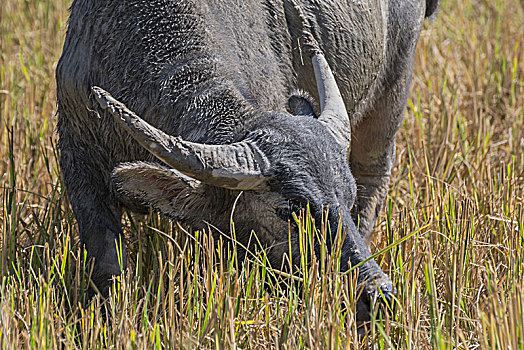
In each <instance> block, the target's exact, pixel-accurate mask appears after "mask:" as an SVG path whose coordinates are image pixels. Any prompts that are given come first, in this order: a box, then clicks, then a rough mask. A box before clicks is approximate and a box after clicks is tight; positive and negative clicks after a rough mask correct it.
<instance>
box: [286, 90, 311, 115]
mask: <svg viewBox="0 0 524 350" xmlns="http://www.w3.org/2000/svg"><path fill="white" fill-rule="evenodd" d="M287 103H288V110H289V112H290V113H291V114H293V115H296V116H312V117H313V118H318V112H317V108H316V106H315V100H314V99H313V97H311V95H310V94H308V93H307V92H306V91H303V90H296V91H293V92H292V93H291V95H290V96H289V98H288V100H287Z"/></svg>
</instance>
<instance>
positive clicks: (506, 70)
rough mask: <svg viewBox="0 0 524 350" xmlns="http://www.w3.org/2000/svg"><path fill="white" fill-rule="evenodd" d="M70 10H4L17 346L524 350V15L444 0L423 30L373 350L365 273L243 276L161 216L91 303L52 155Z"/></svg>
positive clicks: (0, 134) (260, 271)
mask: <svg viewBox="0 0 524 350" xmlns="http://www.w3.org/2000/svg"><path fill="white" fill-rule="evenodd" d="M68 2H69V1H61V0H56V1H53V2H51V1H22V0H5V1H3V2H2V5H1V6H0V62H1V65H0V124H1V126H0V153H1V156H0V175H1V186H2V187H1V190H0V193H1V201H2V211H1V214H0V344H1V345H2V347H6V348H44V347H45V348H76V347H78V348H101V347H118V348H123V347H125V348H161V347H183V348H195V347H203V348H211V347H216V348H230V347H240V348H251V347H252V348H267V347H278V348H295V347H310V348H317V347H322V348H340V347H347V348H360V347H363V346H364V347H366V346H370V345H371V344H372V346H374V347H377V348H406V349H418V348H444V349H447V348H492V349H497V348H498V349H524V326H523V325H524V271H523V270H524V156H523V154H524V107H523V106H524V3H522V1H520V2H517V1H514V0H496V1H486V0H481V1H465V0H449V1H443V2H442V6H441V9H440V11H439V13H438V14H437V16H436V18H435V19H434V20H432V21H429V22H427V23H426V24H425V29H424V31H423V32H422V35H421V39H420V42H419V46H418V51H417V55H416V69H415V74H414V81H413V89H412V94H411V97H410V100H409V103H408V109H407V112H406V118H405V122H404V124H403V127H402V128H401V131H400V132H399V135H398V137H397V144H398V147H397V161H396V166H395V169H394V171H393V174H394V175H393V179H392V184H391V189H390V193H389V197H388V199H387V202H386V203H385V206H384V207H385V209H384V211H383V214H382V215H381V218H380V220H379V222H378V224H377V228H376V231H377V238H376V239H375V240H374V242H373V243H372V246H373V251H375V252H380V251H382V250H383V251H384V252H382V253H381V254H379V255H378V256H377V260H378V262H379V263H380V264H381V266H382V268H383V269H384V270H385V271H386V272H387V273H388V274H389V275H390V276H391V278H392V279H393V281H394V283H395V285H396V287H397V289H398V296H397V299H398V300H397V301H396V302H395V305H394V310H393V312H392V313H391V315H387V314H386V315H383V317H381V318H373V320H372V322H371V323H370V324H369V325H368V329H369V332H368V333H366V335H365V336H362V335H359V330H358V329H357V326H356V323H355V319H354V318H355V316H354V315H355V314H354V307H355V303H354V300H355V298H356V295H355V293H356V292H355V285H356V282H355V273H354V272H353V273H350V274H347V275H341V274H339V273H337V267H336V264H330V263H326V264H325V263H313V264H312V266H310V267H309V268H303V269H302V270H301V271H297V273H296V274H295V275H294V276H289V275H286V274H282V273H278V272H276V271H275V270H273V269H272V268H271V267H270V266H269V265H268V263H267V261H266V260H265V257H264V252H263V251H260V252H258V253H256V254H254V255H252V256H251V258H250V259H249V261H248V262H246V263H245V264H244V265H243V268H239V267H238V266H239V263H240V262H239V261H238V257H237V256H235V254H234V252H232V251H231V252H230V253H229V254H226V251H227V250H220V249H218V250H217V249H216V244H215V243H213V242H211V239H210V238H209V235H208V232H187V230H186V229H185V228H184V227H182V226H178V225H176V224H172V223H169V222H167V221H166V220H163V219H160V218H159V217H158V216H157V215H155V214H151V215H149V216H146V217H137V216H132V215H130V214H127V215H126V216H125V218H124V225H125V227H126V236H127V245H128V252H129V259H128V261H129V268H128V270H127V271H125V273H124V274H123V275H122V276H121V277H120V278H119V279H118V280H117V281H115V284H114V286H113V292H112V293H111V297H110V298H109V299H107V300H100V299H99V298H95V300H93V301H92V302H88V301H87V300H86V299H85V291H86V290H87V288H88V283H89V274H90V266H89V264H88V263H87V262H86V260H85V255H84V253H83V252H82V251H81V250H80V247H79V242H78V238H77V237H78V231H77V228H76V226H75V222H74V218H73V215H72V213H71V210H70V207H69V205H68V203H67V197H66V194H65V193H64V189H63V186H62V184H61V180H60V174H59V171H58V168H57V160H56V159H57V157H56V149H55V146H54V144H55V141H56V135H55V134H54V126H55V125H56V104H55V100H56V97H55V85H54V84H55V83H54V69H55V66H56V62H57V60H58V57H59V55H60V51H61V45H62V42H63V38H64V33H65V22H66V18H67V6H68V5H69V4H68ZM297 219H298V220H299V223H300V225H302V226H303V227H304V229H303V231H304V237H305V238H306V239H305V241H304V249H305V248H307V246H308V241H307V238H308V232H309V234H311V233H312V229H311V228H308V227H311V223H310V222H309V221H308V220H310V219H308V218H307V216H306V217H301V218H297ZM210 230H213V228H211V227H210ZM219 245H220V244H219ZM386 247H387V248H388V249H384V248H386ZM335 260H336V259H335ZM335 260H332V261H335ZM320 261H324V260H320ZM276 281H279V283H277V282H276Z"/></svg>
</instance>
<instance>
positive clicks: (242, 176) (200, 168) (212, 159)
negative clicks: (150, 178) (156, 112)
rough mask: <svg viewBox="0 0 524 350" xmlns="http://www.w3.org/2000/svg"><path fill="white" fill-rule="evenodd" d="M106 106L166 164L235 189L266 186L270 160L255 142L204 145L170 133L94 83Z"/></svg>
mask: <svg viewBox="0 0 524 350" xmlns="http://www.w3.org/2000/svg"><path fill="white" fill-rule="evenodd" d="M92 90H93V93H94V94H95V97H96V99H97V101H98V103H99V104H100V106H101V107H102V108H103V109H107V110H109V112H110V113H111V114H112V115H113V117H114V118H115V119H116V120H117V121H118V122H119V123H120V124H121V125H122V126H124V128H125V129H127V131H128V132H129V133H130V134H131V135H132V136H133V137H134V138H135V139H136V140H137V141H138V142H139V143H140V144H141V145H142V146H143V147H144V148H146V149H147V150H148V151H149V152H151V153H152V154H153V155H155V156H156V157H157V158H158V159H160V160H162V161H163V162H165V163H166V164H167V165H169V166H171V167H173V168H175V169H177V170H178V171H180V172H182V173H184V174H185V175H188V176H190V177H192V178H194V179H197V180H200V181H202V182H205V183H208V184H211V185H213V186H217V187H225V188H229V189H233V190H254V189H262V188H265V187H266V186H267V179H268V177H267V176H265V175H264V172H265V171H266V170H267V169H269V161H268V160H267V158H266V157H265V156H264V154H263V153H262V152H261V151H260V150H259V149H258V147H257V145H256V143H255V142H251V141H242V142H236V143H233V144H230V145H205V144H201V143H194V142H189V141H184V140H183V139H182V138H181V137H175V136H171V135H167V134H166V133H164V132H163V131H162V130H159V129H157V128H155V127H154V126H152V125H151V124H149V123H147V122H146V121H144V120H143V119H142V118H140V117H139V116H137V115H136V114H135V113H133V112H132V111H130V110H129V109H128V108H127V107H126V106H125V105H124V104H123V103H121V102H119V101H117V100H116V99H115V98H113V97H112V96H111V95H110V94H109V93H108V92H107V91H105V90H103V89H101V88H99V87H96V86H94V87H92Z"/></svg>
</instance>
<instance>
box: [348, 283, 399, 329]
mask: <svg viewBox="0 0 524 350" xmlns="http://www.w3.org/2000/svg"><path fill="white" fill-rule="evenodd" d="M362 287H363V288H364V290H362V293H361V294H360V297H359V299H358V303H357V321H360V322H365V321H369V320H370V316H371V313H373V310H374V309H375V308H378V309H379V310H382V312H387V313H390V312H393V305H394V303H393V299H394V298H395V297H396V295H397V289H396V288H395V287H394V286H393V283H392V282H391V281H387V282H384V281H383V282H382V283H379V282H378V281H375V282H371V283H368V284H366V285H365V286H362Z"/></svg>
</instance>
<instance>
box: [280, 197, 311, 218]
mask: <svg viewBox="0 0 524 350" xmlns="http://www.w3.org/2000/svg"><path fill="white" fill-rule="evenodd" d="M305 207H306V206H305V205H304V204H302V202H301V201H300V200H297V199H289V200H288V201H287V203H285V204H284V205H282V206H280V207H277V209H276V212H277V215H278V216H279V217H280V218H281V219H282V220H284V221H289V220H292V219H293V216H292V214H293V213H295V214H297V215H298V214H300V211H301V210H302V209H304V208H305Z"/></svg>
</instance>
